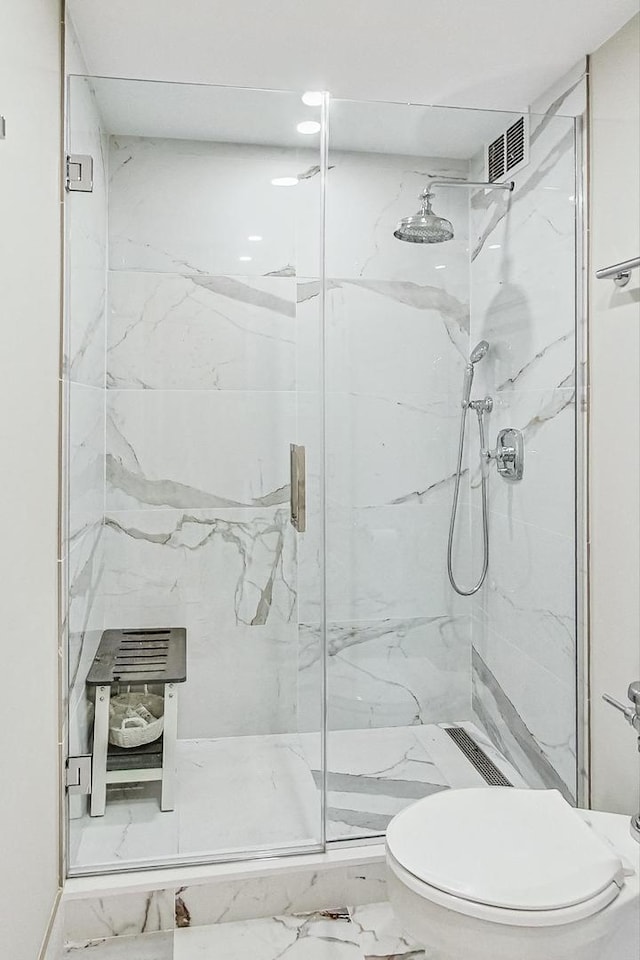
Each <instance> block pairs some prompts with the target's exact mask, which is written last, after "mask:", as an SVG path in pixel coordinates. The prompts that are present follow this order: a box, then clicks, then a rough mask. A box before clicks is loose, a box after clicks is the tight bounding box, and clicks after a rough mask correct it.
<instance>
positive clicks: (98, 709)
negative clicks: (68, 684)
mask: <svg viewBox="0 0 640 960" xmlns="http://www.w3.org/2000/svg"><path fill="white" fill-rule="evenodd" d="M110 699H111V687H96V699H95V710H94V714H93V758H92V762H91V816H92V817H103V816H104V811H105V808H106V805H107V750H108V748H109V701H110Z"/></svg>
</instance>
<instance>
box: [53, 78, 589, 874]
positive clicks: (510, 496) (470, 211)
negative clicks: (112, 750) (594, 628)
mask: <svg viewBox="0 0 640 960" xmlns="http://www.w3.org/2000/svg"><path fill="white" fill-rule="evenodd" d="M302 93H303V91H300V92H296V93H282V92H270V91H260V90H248V89H233V88H221V87H208V86H196V85H189V84H173V83H157V82H147V81H128V80H115V79H104V78H97V77H81V76H74V77H71V78H70V82H69V91H68V105H67V149H68V153H69V154H70V157H71V160H70V167H69V170H70V183H69V188H70V189H69V190H68V192H67V194H66V245H67V271H66V274H67V281H66V328H65V329H66V337H65V369H64V384H65V395H66V410H67V437H66V470H65V479H66V490H67V509H66V518H65V529H66V539H65V552H64V560H65V571H66V582H67V587H66V592H67V598H68V603H67V617H66V623H65V631H66V638H67V656H66V669H67V689H68V700H67V705H66V706H67V726H66V730H67V738H68V753H69V756H70V757H72V758H73V757H77V756H91V754H92V750H93V748H94V745H93V743H92V739H93V735H92V730H93V715H94V704H93V702H92V700H93V696H94V693H93V690H92V688H91V687H89V686H88V685H87V676H88V674H89V670H90V669H91V666H92V664H93V662H94V659H95V657H96V653H97V650H98V645H99V643H100V638H101V635H102V632H103V631H104V630H106V629H125V630H146V629H156V630H158V629H162V628H166V627H183V628H185V629H186V631H187V680H186V682H185V683H184V684H181V685H180V690H179V692H178V698H179V700H178V732H177V744H176V767H177V786H176V798H175V804H174V808H173V809H172V810H165V811H161V810H160V804H159V788H158V785H157V784H156V783H154V782H151V783H149V782H144V781H143V782H139V781H137V780H132V782H131V783H125V784H122V783H118V784H115V783H114V784H112V785H111V786H109V787H108V791H107V803H106V809H105V812H104V814H103V815H100V816H91V811H90V808H89V805H88V804H87V798H86V796H85V795H83V794H82V793H80V792H73V791H72V793H71V795H70V796H69V798H68V831H67V834H68V854H67V855H68V871H69V872H70V873H71V874H82V873H96V872H103V871H107V870H108V871H112V870H118V869H132V868H134V867H137V866H158V865H166V864H169V863H192V862H198V861H214V860H228V859H241V858H248V857H255V856H273V855H275V854H286V853H299V852H304V851H314V850H322V849H325V848H326V845H327V844H328V843H331V842H337V841H358V840H365V839H369V838H375V837H379V836H380V835H381V834H382V833H383V832H384V830H385V827H386V825H387V823H388V821H389V819H390V818H391V817H392V816H393V815H394V814H395V813H396V812H398V811H399V810H401V809H402V808H403V806H405V805H406V804H408V803H410V802H412V801H413V800H415V799H417V798H419V797H422V796H425V795H427V794H428V793H431V792H434V791H438V790H444V789H447V788H449V787H456V786H471V785H477V784H484V783H486V782H504V780H506V781H508V782H509V783H512V784H513V785H526V786H530V787H534V788H535V787H541V786H552V787H556V788H558V789H559V790H561V791H562V793H563V794H564V795H565V796H567V797H568V798H570V799H571V800H573V801H575V799H576V797H577V790H578V787H579V778H578V760H577V757H578V752H577V744H576V728H577V720H576V717H577V708H576V671H577V669H578V666H579V655H578V644H577V628H576V572H575V557H576V537H577V533H576V469H575V451H576V409H575V367H576V364H575V358H576V329H577V320H576V317H577V303H576V300H577V298H576V249H577V247H576V235H577V231H576V223H577V210H578V201H577V197H578V193H579V185H578V184H577V183H576V174H575V169H576V130H575V122H574V120H573V119H572V118H567V117H561V116H556V115H553V114H546V115H544V116H536V115H534V114H529V115H527V116H526V117H522V116H519V115H513V114H506V113H498V112H487V111H478V110H462V109H449V108H441V107H424V106H416V105H407V104H390V103H367V102H354V101H346V100H336V99H331V98H329V96H328V95H321V96H316V97H309V96H305V98H304V101H303V99H302ZM300 125H302V126H300ZM514 131H516V135H517V136H516V139H515V140H514ZM501 144H502V149H503V157H502V159H503V167H504V169H503V170H502V171H501V172H500V171H498V172H497V173H496V170H497V168H496V163H497V157H498V153H499V150H500V149H501V147H500V145H501ZM514 144H515V147H519V145H520V153H517V150H516V152H515V153H514ZM510 151H511V152H510ZM489 179H491V180H496V181H498V182H499V184H500V185H503V184H504V183H505V182H507V181H513V183H514V189H513V190H512V191H510V190H508V189H502V188H498V189H494V188H492V189H487V188H483V187H481V186H480V187H479V186H473V187H472V186H471V184H469V185H468V186H467V187H465V189H459V187H460V186H461V182H462V181H474V182H478V181H486V180H489ZM433 181H437V183H438V186H437V187H436V186H434V185H433ZM430 185H431V187H433V193H434V197H433V206H434V207H435V208H436V211H437V216H438V217H439V218H441V219H442V220H443V221H444V220H445V219H446V221H449V223H450V225H451V228H452V229H451V232H452V233H453V236H452V237H451V238H445V237H444V235H443V236H441V237H440V239H441V241H442V242H437V243H420V242H413V243H405V242H400V241H399V239H398V238H397V236H394V231H396V230H397V229H398V224H399V221H400V220H403V218H404V219H405V222H406V218H407V217H408V215H409V214H410V213H411V211H412V210H413V209H415V205H416V197H417V196H420V195H421V194H422V193H423V191H425V190H427V191H429V190H430ZM427 208H428V203H426V204H425V206H424V213H425V215H431V213H430V211H429V209H427ZM445 239H446V242H444V240H445ZM482 340H484V341H486V342H487V344H488V348H487V349H486V350H485V351H484V353H483V356H482V359H481V361H480V362H478V363H475V364H474V366H473V370H474V375H475V378H474V381H473V392H472V394H471V395H470V397H469V398H468V399H469V400H470V401H473V402H475V401H478V400H483V399H484V398H486V397H490V398H491V404H490V409H487V410H486V411H485V412H484V414H483V417H484V419H483V422H484V429H485V431H486V445H487V448H488V449H490V448H495V447H496V439H497V436H498V434H499V432H500V431H502V430H504V429H507V428H509V429H515V430H519V431H521V433H522V437H523V444H524V450H525V463H526V466H525V471H524V475H523V478H522V480H521V481H519V482H517V483H509V482H505V481H504V479H503V478H502V477H501V476H500V475H498V473H497V471H496V470H495V468H494V466H493V464H492V463H491V462H489V461H488V457H487V455H486V452H485V451H483V450H481V445H480V444H479V441H478V434H477V430H476V429H475V423H474V422H473V421H475V415H473V404H472V406H471V408H470V409H469V413H470V414H471V416H468V417H467V420H468V421H469V422H468V424H467V428H466V433H465V447H464V457H463V459H462V464H461V467H460V469H459V470H457V469H456V464H457V455H458V449H459V429H460V411H461V399H462V397H463V385H464V384H465V383H469V379H468V377H469V375H468V373H466V372H465V371H466V368H467V365H468V364H469V358H470V354H471V351H472V349H473V348H474V346H475V345H476V344H477V343H478V342H479V341H482ZM478 359H479V358H478ZM465 378H467V379H466V380H465ZM469 387H470V383H469ZM292 445H293V453H292V452H291V451H292ZM456 477H458V480H457V481H456ZM483 484H484V485H486V486H487V495H486V511H485V514H484V519H483V510H482V498H481V488H482V486H483ZM454 491H456V492H457V496H456V501H457V510H456V523H455V530H454V534H453V536H452V540H451V550H450V552H451V562H452V563H453V565H454V567H455V574H456V579H457V581H458V582H459V583H461V584H463V585H466V584H472V583H473V582H475V579H477V575H478V572H479V571H480V570H481V569H482V567H483V563H484V557H485V553H484V552H483V551H484V550H485V545H486V542H485V537H484V525H485V519H486V528H487V530H488V533H489V540H490V542H489V551H488V572H487V576H486V578H485V579H484V583H483V584H482V586H481V587H480V588H479V589H478V590H477V591H476V592H475V593H474V594H473V596H463V595H459V594H458V593H457V592H456V591H455V590H454V589H453V588H452V585H451V583H450V581H449V576H448V570H447V567H448V562H447V553H448V551H447V546H448V537H449V526H450V517H451V512H452V507H453V499H454ZM303 508H304V516H303V514H302V510H303ZM147 686H148V690H150V691H152V692H156V693H157V692H158V691H157V690H155V688H154V687H153V683H152V681H149V684H148V685H147ZM134 687H135V685H134ZM134 692H135V689H134ZM142 692H143V691H142ZM167 735H168V734H167ZM479 749H480V751H481V752H479Z"/></svg>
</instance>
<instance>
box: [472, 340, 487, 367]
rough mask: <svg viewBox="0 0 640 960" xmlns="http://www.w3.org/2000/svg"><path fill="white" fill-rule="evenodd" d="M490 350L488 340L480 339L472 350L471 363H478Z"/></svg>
mask: <svg viewBox="0 0 640 960" xmlns="http://www.w3.org/2000/svg"><path fill="white" fill-rule="evenodd" d="M488 350H489V344H488V343H487V341H486V340H480V342H479V343H476V345H475V347H474V348H473V350H472V351H471V355H470V357H469V361H470V362H471V363H477V362H478V360H482V358H483V357H486V355H487V351H488Z"/></svg>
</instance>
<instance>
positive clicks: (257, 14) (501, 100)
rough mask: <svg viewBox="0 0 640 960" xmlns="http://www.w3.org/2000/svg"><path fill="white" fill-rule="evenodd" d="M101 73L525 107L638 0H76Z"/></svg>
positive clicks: (77, 17)
mask: <svg viewBox="0 0 640 960" xmlns="http://www.w3.org/2000/svg"><path fill="white" fill-rule="evenodd" d="M67 6H68V9H69V11H70V13H71V16H72V18H73V21H74V23H75V25H76V28H77V31H78V34H79V36H80V40H81V45H82V48H83V52H84V55H85V59H86V61H87V67H88V70H89V72H90V73H93V74H98V75H102V76H112V77H114V76H115V77H131V78H149V79H155V80H173V81H183V82H184V81H188V82H196V83H214V84H230V85H237V86H245V87H262V88H270V89H280V90H329V91H330V92H331V94H332V95H333V96H336V97H347V98H349V97H350V98H355V99H364V100H397V101H404V102H407V101H413V102H417V103H432V104H433V103H439V104H447V105H458V106H468V107H485V108H489V109H501V110H514V111H518V110H525V109H526V108H527V107H528V106H529V104H531V103H532V101H534V100H535V98H536V97H537V96H538V95H539V94H541V93H542V92H543V91H544V90H545V89H546V87H548V86H549V85H550V84H551V83H552V82H553V81H554V80H555V79H557V78H558V77H560V76H561V75H562V74H563V73H564V72H566V71H567V70H569V69H570V68H571V67H572V66H573V65H574V64H575V63H576V62H577V61H578V60H579V59H580V58H581V57H583V56H584V55H585V54H587V53H590V52H592V51H593V50H595V49H597V47H599V46H600V45H601V44H602V43H603V42H604V41H605V40H607V39H608V38H609V37H610V36H611V35H612V34H613V33H615V32H616V31H617V30H618V29H619V28H620V27H621V26H622V25H623V24H624V23H626V21H627V20H629V19H630V18H631V17H632V16H633V15H634V14H635V13H636V12H637V10H638V0H480V2H479V0H393V2H391V0H346V2H345V0H322V2H319V0H316V2H311V0H226V2H224V3H222V2H221V0H179V2H177V0H109V2H108V3H105V0H68V3H67Z"/></svg>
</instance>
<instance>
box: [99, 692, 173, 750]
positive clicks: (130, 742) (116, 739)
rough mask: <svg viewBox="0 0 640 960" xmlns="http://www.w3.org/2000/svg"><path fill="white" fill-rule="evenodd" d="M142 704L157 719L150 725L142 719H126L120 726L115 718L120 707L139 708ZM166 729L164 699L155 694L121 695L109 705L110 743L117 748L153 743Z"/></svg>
mask: <svg viewBox="0 0 640 960" xmlns="http://www.w3.org/2000/svg"><path fill="white" fill-rule="evenodd" d="M139 703H141V704H142V705H143V706H144V707H146V709H147V710H148V711H149V713H150V714H151V715H152V716H153V717H155V719H154V720H153V721H152V722H150V723H145V721H144V720H143V719H142V718H141V717H126V718H125V719H124V720H122V721H121V723H120V725H117V726H116V725H113V726H112V724H115V722H116V718H115V716H114V713H115V710H116V708H118V707H137V706H138V704H139ZM163 729H164V698H163V697H159V696H157V694H155V693H147V692H146V690H145V692H144V693H119V694H117V695H116V696H115V697H112V698H111V703H110V704H109V743H112V744H113V745H114V746H116V747H125V748H130V747H140V746H142V745H143V744H144V743H152V742H153V741H154V740H157V739H158V737H161V736H162V731H163Z"/></svg>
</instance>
